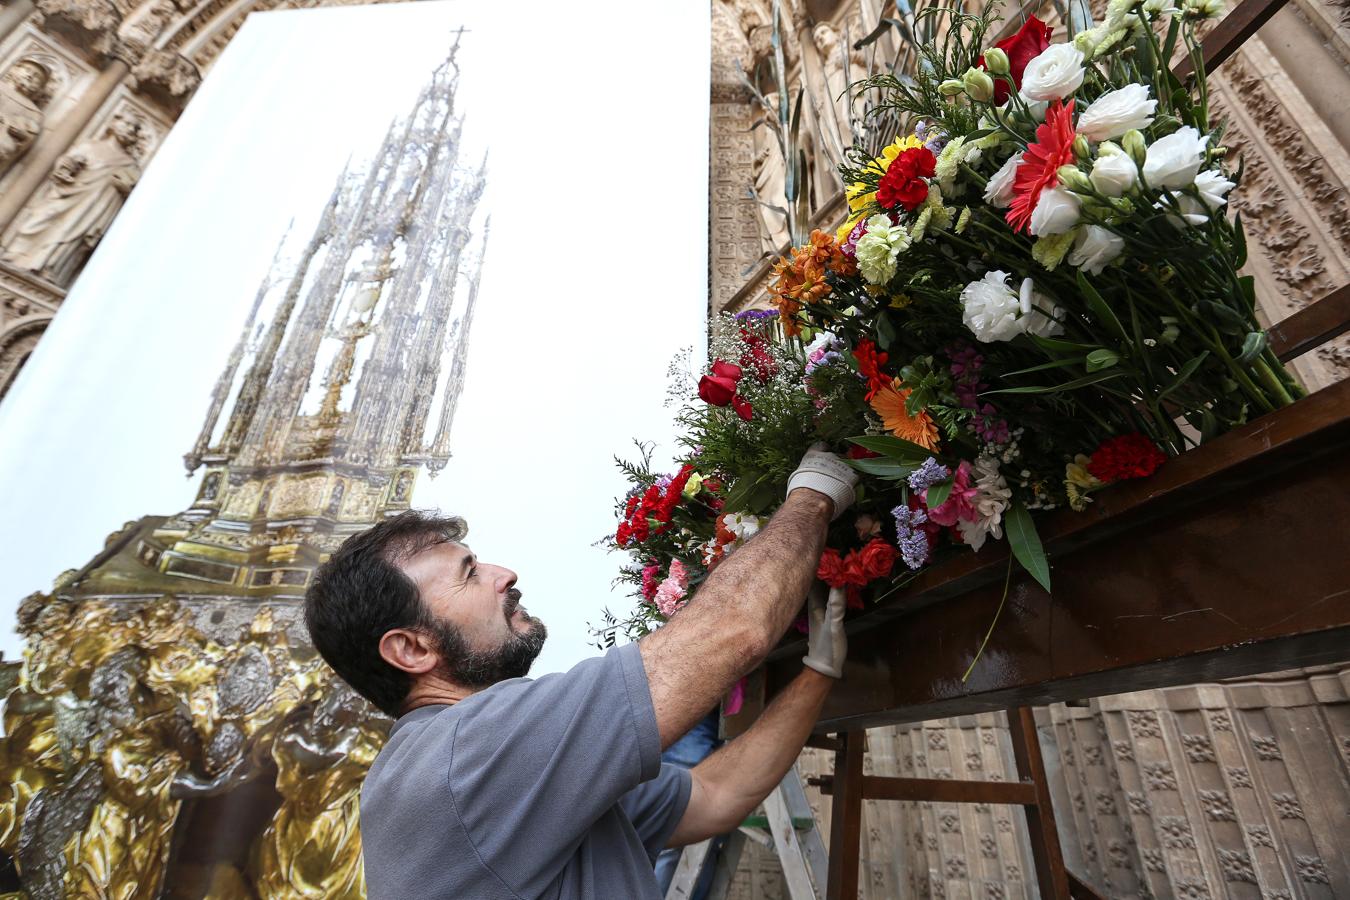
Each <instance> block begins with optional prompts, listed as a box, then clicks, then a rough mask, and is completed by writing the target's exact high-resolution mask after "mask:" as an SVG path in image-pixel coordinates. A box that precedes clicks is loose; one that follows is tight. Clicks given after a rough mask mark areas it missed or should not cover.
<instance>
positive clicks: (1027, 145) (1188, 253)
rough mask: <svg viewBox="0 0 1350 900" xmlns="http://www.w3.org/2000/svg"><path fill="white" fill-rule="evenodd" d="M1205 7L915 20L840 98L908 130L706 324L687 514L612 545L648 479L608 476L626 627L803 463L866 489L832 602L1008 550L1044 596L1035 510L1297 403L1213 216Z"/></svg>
mask: <svg viewBox="0 0 1350 900" xmlns="http://www.w3.org/2000/svg"><path fill="white" fill-rule="evenodd" d="M1218 11H1219V8H1218V3H1217V0H1181V6H1180V8H1172V7H1165V6H1164V2H1163V0H1111V2H1110V3H1109V5H1108V7H1107V14H1106V19H1105V21H1103V22H1102V23H1101V24H1099V25H1097V26H1095V27H1093V28H1090V29H1087V30H1085V31H1082V32H1080V33H1079V34H1077V35H1076V36H1075V37H1074V38H1073V40H1072V41H1070V42H1061V43H1055V42H1053V41H1052V34H1051V29H1050V28H1049V27H1048V26H1047V25H1046V24H1045V23H1043V22H1041V21H1039V20H1038V19H1036V18H1035V17H1030V18H1029V19H1028V20H1027V21H1026V22H1025V24H1023V25H1022V27H1021V29H1020V30H1019V31H1018V32H1017V33H1016V34H1014V35H1012V36H1011V37H1009V38H1007V39H1006V40H1002V41H998V42H997V43H996V44H994V45H993V46H986V35H987V34H988V33H989V32H990V30H991V26H992V24H993V23H994V19H993V13H992V12H991V11H986V12H983V13H980V14H978V15H975V14H967V13H962V12H959V11H958V10H955V9H951V8H934V9H929V10H927V11H925V13H923V15H933V16H946V17H948V21H947V22H946V23H945V27H944V28H942V29H939V32H940V33H941V35H942V36H941V38H940V39H939V40H938V41H937V42H934V43H931V44H928V45H925V46H924V47H922V48H921V50H920V55H921V58H922V62H921V64H920V66H919V67H918V71H917V72H916V73H915V74H914V75H912V76H906V77H898V76H894V75H882V76H876V77H873V78H870V79H868V80H867V81H865V82H862V83H860V84H858V85H855V86H854V90H855V92H856V93H857V95H858V96H859V97H861V96H863V95H864V94H866V93H868V92H872V93H873V97H872V103H871V110H872V114H873V115H874V116H876V117H877V118H878V120H879V121H889V122H901V123H903V127H902V129H901V133H899V134H898V135H896V136H895V139H894V140H893V141H892V142H891V143H890V144H889V146H887V147H886V148H885V149H884V150H883V151H882V153H881V155H880V156H872V155H870V154H868V153H866V152H865V151H863V150H861V149H857V148H855V149H854V150H853V151H851V153H850V154H849V157H848V160H847V162H846V164H845V165H844V166H842V167H841V171H842V174H843V178H844V183H845V185H846V188H845V192H846V197H847V200H848V206H849V213H848V217H847V219H846V221H845V222H844V223H843V225H841V226H840V228H839V229H838V231H837V233H835V234H833V235H830V234H827V233H824V232H822V231H815V232H813V233H812V234H811V236H810V239H809V240H808V241H806V242H805V243H804V244H802V245H801V246H799V247H797V248H795V249H794V250H793V251H792V253H791V255H790V256H789V257H787V258H784V259H782V260H780V261H779V263H778V264H777V266H776V268H775V270H774V280H773V283H772V284H771V286H770V289H769V293H770V295H771V297H772V300H773V302H774V304H775V306H776V307H777V310H776V312H775V311H772V310H770V311H767V312H759V311H756V312H751V313H744V314H741V315H740V316H737V317H736V318H735V320H731V321H727V322H725V323H724V324H723V326H722V327H720V328H718V329H717V330H716V333H717V335H718V336H717V337H716V338H715V339H714V341H713V344H712V358H713V359H714V362H713V365H712V366H711V368H710V370H709V371H708V372H707V374H706V375H705V376H704V377H703V378H702V380H701V382H700V383H699V385H698V388H697V395H698V397H699V400H698V401H693V402H691V403H690V404H689V405H688V406H687V407H686V408H685V410H684V412H683V414H682V417H681V424H682V426H683V428H684V430H685V435H684V437H683V445H684V447H683V449H684V451H685V452H684V455H683V457H682V459H681V463H682V465H683V468H682V469H681V470H680V473H679V474H677V475H674V476H666V477H668V478H670V482H669V485H668V487H667V488H664V489H663V490H664V491H666V492H667V493H668V491H669V490H670V489H672V488H674V487H675V486H676V485H680V497H679V498H677V499H676V501H675V504H676V508H677V509H682V510H683V511H681V512H676V513H674V514H672V516H670V517H667V518H664V519H663V518H661V516H660V515H657V516H654V517H649V521H648V522H647V527H646V528H645V529H643V528H642V527H640V526H638V525H633V524H631V520H632V516H633V513H634V510H639V511H640V510H641V509H642V508H643V507H644V505H645V504H646V503H647V500H646V497H647V496H648V493H649V492H651V491H652V490H653V487H652V486H653V485H655V484H657V483H658V482H657V479H656V477H655V476H654V475H652V473H650V472H649V471H644V470H642V469H641V468H640V467H630V469H629V472H630V475H632V477H633V479H634V482H635V484H634V491H633V493H631V494H630V496H629V497H628V498H626V499H625V500H624V501H622V509H621V512H622V513H624V517H623V519H622V520H623V522H624V525H621V526H620V529H619V531H618V533H617V534H616V535H615V537H614V539H613V546H614V547H615V548H617V549H622V550H625V551H627V552H629V553H631V554H633V555H634V557H635V565H634V567H632V568H631V569H630V570H628V571H627V572H626V574H625V576H624V577H626V578H628V579H629V580H631V581H633V582H634V583H635V584H638V585H639V586H640V594H641V596H642V598H643V603H644V605H643V606H642V607H641V609H642V610H643V611H642V612H640V613H639V618H640V619H641V623H640V624H641V628H640V629H639V630H641V629H643V628H647V627H650V626H651V625H652V624H653V623H655V622H657V621H660V620H661V619H663V618H664V617H666V616H668V615H669V614H670V613H671V612H673V611H674V609H675V608H676V606H675V605H672V604H671V602H670V598H672V597H674V596H676V595H677V594H678V595H679V597H680V600H681V602H682V600H683V598H684V597H685V596H687V594H688V591H689V589H690V587H691V586H692V585H693V584H695V583H696V582H697V581H698V580H699V579H701V578H702V577H704V576H705V575H706V573H707V571H708V569H709V568H711V567H712V566H715V565H716V564H717V563H718V562H719V561H720V560H721V559H723V558H725V555H726V553H728V552H731V551H732V550H734V548H735V546H737V545H738V543H740V542H742V541H743V540H744V539H746V538H747V537H748V536H749V534H751V533H753V531H754V530H755V529H756V528H758V526H759V524H760V522H761V521H762V517H764V516H766V515H767V514H768V513H770V512H771V511H772V509H773V508H774V506H775V505H776V504H777V503H779V502H781V500H782V492H783V486H784V485H785V483H786V481H787V478H788V475H789V474H790V473H791V471H792V469H793V468H794V467H795V465H796V463H797V461H798V459H799V458H800V456H801V455H802V453H803V452H804V451H805V450H806V448H807V447H808V446H810V445H811V444H812V443H813V442H816V441H824V442H826V443H827V444H828V445H830V446H831V447H832V448H833V449H835V450H837V451H838V452H840V453H841V454H845V455H847V457H848V458H849V460H850V462H851V464H852V465H854V466H855V467H856V468H857V469H859V470H860V471H861V472H862V473H863V479H862V482H861V485H860V491H859V502H858V504H857V507H856V510H855V511H854V512H853V513H852V514H851V515H850V516H848V517H846V518H845V520H844V521H841V522H839V523H836V525H835V526H834V527H833V529H832V531H831V534H830V537H829V541H828V546H829V549H827V551H826V553H825V556H824V558H823V559H822V561H821V564H820V569H819V571H818V573H817V574H818V577H819V578H821V579H822V580H823V581H825V582H827V583H828V584H830V585H831V586H837V587H845V588H847V589H848V592H849V598H850V603H851V605H854V606H862V605H863V604H864V599H865V597H867V596H868V595H870V596H871V599H873V600H874V601H875V600H877V599H879V598H880V597H881V596H883V595H884V594H886V593H889V592H892V591H895V590H898V589H899V588H901V587H903V585H904V583H905V580H906V575H907V573H912V572H914V571H916V570H918V569H920V568H921V567H923V566H924V565H927V564H928V563H929V562H930V561H931V560H932V559H934V558H935V557H936V556H938V555H940V554H942V553H946V552H961V548H965V550H966V551H970V550H974V551H978V550H980V549H981V548H982V547H983V546H984V544H985V543H986V542H988V541H989V540H991V539H992V540H1000V539H1004V538H1006V539H1007V540H1008V542H1009V545H1010V549H1011V551H1012V553H1011V558H1010V563H1011V559H1016V560H1017V561H1018V562H1019V563H1020V564H1021V565H1022V566H1023V567H1024V568H1025V569H1026V570H1027V571H1028V572H1029V573H1030V574H1031V575H1032V576H1033V577H1034V578H1035V579H1036V580H1037V581H1038V582H1040V583H1041V584H1042V585H1043V586H1044V587H1045V589H1046V590H1050V587H1051V583H1050V571H1049V565H1048V562H1047V560H1046V556H1045V552H1044V549H1043V548H1042V546H1041V542H1040V540H1039V538H1038V537H1037V533H1036V525H1035V520H1036V516H1037V515H1039V512H1040V511H1043V510H1049V509H1054V508H1058V507H1063V506H1067V507H1070V508H1072V509H1075V510H1082V509H1083V508H1085V506H1086V505H1087V504H1088V503H1090V502H1091V499H1092V498H1091V495H1092V493H1093V492H1094V491H1097V490H1100V489H1102V488H1103V487H1105V486H1107V485H1109V484H1111V483H1113V482H1116V481H1121V480H1125V479H1132V478H1142V477H1147V476H1148V475H1151V474H1152V473H1153V472H1154V471H1156V470H1157V469H1158V467H1159V466H1161V465H1163V464H1164V462H1165V461H1166V459H1167V458H1168V457H1170V456H1175V455H1177V454H1179V453H1181V452H1184V451H1185V450H1186V449H1187V448H1188V447H1189V446H1193V445H1195V444H1198V443H1200V442H1203V441H1204V440H1207V439H1209V438H1210V437H1212V436H1214V435H1217V434H1219V433H1222V432H1223V431H1225V430H1227V429H1229V428H1231V427H1233V426H1235V425H1238V424H1241V423H1243V422H1245V421H1247V420H1248V418H1249V417H1251V416H1254V415H1259V414H1261V413H1263V412H1267V411H1270V410H1273V409H1275V408H1277V407H1280V406H1283V405H1286V404H1289V403H1291V402H1293V401H1294V400H1295V399H1297V398H1298V397H1299V396H1301V394H1302V391H1301V388H1300V387H1299V386H1298V384H1297V383H1296V382H1295V381H1294V379H1293V378H1292V377H1291V376H1290V375H1289V373H1287V372H1286V371H1285V370H1284V368H1283V366H1282V365H1281V364H1280V362H1279V361H1278V359H1276V358H1275V356H1274V354H1273V353H1272V352H1271V351H1270V349H1269V348H1268V345H1267V339H1266V334H1265V332H1264V330H1263V329H1262V328H1261V326H1260V325H1259V324H1258V323H1257V321H1256V316H1255V298H1254V294H1253V283H1252V279H1251V278H1250V277H1247V276H1242V275H1240V274H1239V270H1240V269H1241V267H1242V265H1243V263H1244V261H1245V255H1246V251H1245V245H1244V238H1243V232H1242V226H1241V222H1240V220H1234V221H1230V220H1229V219H1228V218H1226V217H1225V215H1224V207H1225V205H1226V203H1227V195H1228V193H1229V192H1230V191H1231V190H1232V189H1233V188H1234V187H1235V186H1236V184H1237V182H1238V181H1240V172H1233V171H1231V170H1230V169H1229V168H1228V166H1227V164H1226V160H1225V156H1226V151H1225V149H1224V148H1223V146H1222V144H1221V129H1220V128H1218V127H1216V126H1214V125H1212V124H1211V123H1210V121H1209V113H1208V106H1207V102H1206V89H1205V74H1204V68H1203V60H1202V57H1201V54H1200V51H1199V46H1198V43H1197V40H1196V37H1195V26H1196V24H1197V23H1198V22H1200V21H1202V20H1203V19H1205V18H1208V17H1212V16H1214V15H1216V14H1217V13H1218ZM1181 53H1185V54H1187V55H1189V57H1190V60H1191V64H1192V67H1193V72H1194V75H1193V80H1192V81H1191V82H1190V83H1188V84H1183V83H1182V82H1180V81H1179V80H1178V79H1177V78H1176V77H1175V76H1174V75H1173V74H1172V72H1171V70H1170V68H1169V64H1170V61H1171V60H1172V59H1173V58H1174V56H1177V55H1178V54H1181ZM692 393H693V386H692V385H690V386H689V390H688V394H692ZM695 476H697V477H698V478H699V479H700V484H701V487H700V488H698V489H697V490H696V491H695V492H694V493H692V494H690V492H689V488H688V485H689V483H690V480H691V479H693V478H694V477H695ZM681 478H684V479H685V480H684V481H681ZM667 493H662V494H660V497H656V495H655V494H653V497H656V499H654V500H653V502H654V503H656V504H657V509H658V512H660V511H663V510H664V507H661V506H660V505H659V504H660V503H661V502H663V501H662V499H661V498H664V497H666V496H667ZM635 498H636V499H635ZM667 522H670V523H672V524H671V525H670V527H669V528H668V529H667V530H665V531H660V529H661V528H662V527H664V526H665V525H666V523H667ZM639 531H641V532H642V535H641V536H639V534H638V532H639ZM658 531H660V533H659V534H656V532H658ZM663 592H664V593H663ZM630 630H631V629H630Z"/></svg>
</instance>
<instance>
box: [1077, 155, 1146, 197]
mask: <svg viewBox="0 0 1350 900" xmlns="http://www.w3.org/2000/svg"><path fill="white" fill-rule="evenodd" d="M1107 147H1112V148H1115V152H1114V153H1109V154H1108V153H1106V152H1105V150H1106V148H1107ZM1102 151H1103V152H1102V154H1101V155H1100V156H1098V157H1097V160H1096V161H1095V162H1094V163H1093V164H1092V172H1091V173H1090V174H1089V175H1088V181H1091V182H1092V186H1093V187H1094V188H1096V189H1097V190H1098V191H1100V192H1101V193H1103V194H1105V195H1106V196H1108V197H1120V196H1122V195H1123V194H1124V193H1125V192H1126V191H1128V190H1129V189H1130V188H1132V187H1134V183H1135V182H1136V181H1138V180H1139V167H1138V166H1136V165H1135V164H1134V160H1132V159H1130V157H1129V155H1128V154H1126V153H1124V152H1123V151H1121V150H1120V148H1118V147H1116V146H1115V144H1103V145H1102Z"/></svg>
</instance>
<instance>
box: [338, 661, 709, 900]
mask: <svg viewBox="0 0 1350 900" xmlns="http://www.w3.org/2000/svg"><path fill="white" fill-rule="evenodd" d="M689 791H690V780H689V773H688V772H687V771H685V770H683V769H680V768H677V767H674V766H668V765H662V764H661V741H660V737H659V736H658V734H657V730H656V713H655V711H654V710H653V709H652V697H651V691H650V689H649V688H648V685H647V673H646V670H645V669H644V668H643V665H642V657H641V655H640V654H639V653H638V648H637V645H636V644H627V645H625V646H622V647H619V648H617V649H614V650H611V651H610V652H609V653H607V654H605V655H604V656H601V657H596V658H594V659H588V660H585V661H584V662H581V663H579V664H578V665H577V666H575V667H574V668H573V669H572V670H571V671H569V672H566V673H563V674H554V675H545V676H543V677H542V678H539V679H537V680H531V679H528V678H513V679H511V680H510V681H503V682H501V683H500V684H496V685H493V686H492V687H490V688H488V689H487V690H485V691H481V692H479V693H477V694H473V695H472V696H470V697H468V698H466V699H464V700H461V701H460V702H458V703H456V704H454V705H453V706H441V705H437V706H423V707H420V708H418V709H415V710H413V711H412V712H410V713H408V714H407V715H405V716H403V717H402V718H400V719H399V720H398V721H397V722H396V723H395V724H394V728H393V731H392V732H391V733H390V735H389V741H388V742H387V743H386V744H385V746H384V749H383V750H381V751H380V755H379V757H377V758H376V760H375V763H374V764H373V765H372V766H371V767H370V773H369V774H368V775H367V776H366V781H365V784H364V786H363V787H362V789H361V842H362V846H363V851H364V854H365V866H366V885H367V891H368V896H369V897H370V900H420V898H438V900H440V898H445V900H450V898H453V900H497V898H502V900H535V898H548V900H619V898H622V900H629V898H633V900H659V898H660V896H661V895H660V892H659V890H658V889H657V886H656V878H655V876H654V875H653V873H652V863H653V860H655V858H656V855H657V853H659V852H660V851H661V849H662V848H663V847H665V845H666V842H667V841H668V840H669V839H670V835H671V833H672V832H673V831H674V830H675V826H676V824H677V823H678V822H679V820H680V818H681V816H683V815H684V810H685V807H686V806H687V805H688V803H689Z"/></svg>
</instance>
